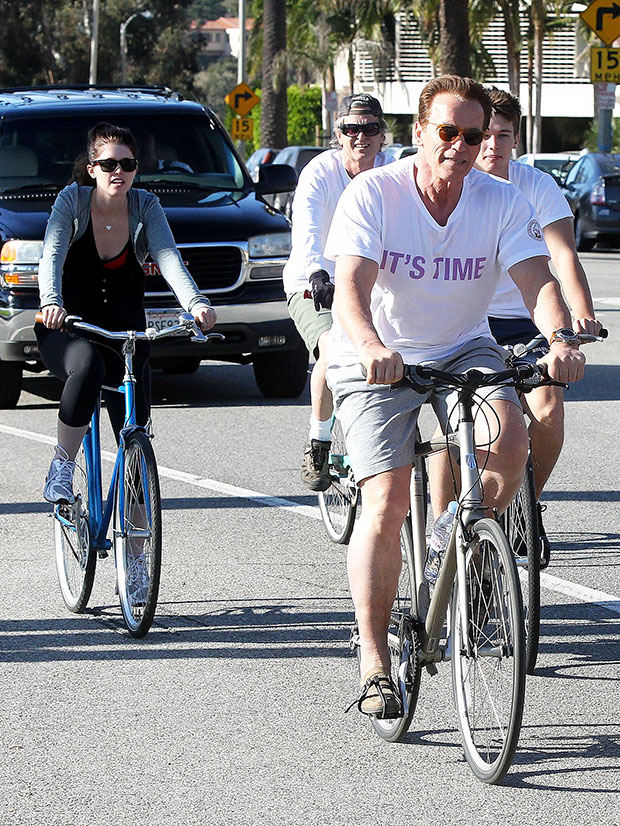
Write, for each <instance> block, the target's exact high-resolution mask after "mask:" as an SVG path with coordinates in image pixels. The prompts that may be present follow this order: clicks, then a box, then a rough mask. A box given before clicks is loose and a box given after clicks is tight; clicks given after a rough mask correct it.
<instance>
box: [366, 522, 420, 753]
mask: <svg viewBox="0 0 620 826" xmlns="http://www.w3.org/2000/svg"><path fill="white" fill-rule="evenodd" d="M400 552H401V557H402V565H401V569H400V577H399V579H398V588H397V591H396V597H395V599H394V604H393V606H392V614H391V617H390V626H389V628H388V645H389V648H390V660H391V676H392V680H393V682H394V685H396V686H399V687H400V698H401V702H402V704H403V709H402V716H401V717H397V718H395V719H392V720H380V719H378V718H377V717H371V721H372V726H373V728H374V730H375V731H376V732H377V734H378V735H379V737H381V738H383V739H384V740H388V741H389V742H391V743H393V742H395V741H397V740H400V739H401V738H402V737H403V736H404V735H405V734H406V733H407V731H408V730H409V726H410V725H411V719H412V718H413V713H414V711H415V707H416V704H417V702H418V694H419V692H420V675H421V667H420V662H419V660H418V656H417V648H418V640H417V635H416V633H415V627H414V623H413V617H412V606H413V597H414V589H415V576H414V567H413V540H412V538H411V523H410V517H409V516H407V518H406V519H405V521H404V522H403V526H402V528H401V530H400Z"/></svg>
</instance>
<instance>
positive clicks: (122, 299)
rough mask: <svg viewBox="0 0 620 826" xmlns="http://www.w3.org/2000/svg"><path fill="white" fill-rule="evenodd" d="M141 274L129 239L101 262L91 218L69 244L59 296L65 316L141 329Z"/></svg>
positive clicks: (113, 327)
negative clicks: (80, 234) (119, 249)
mask: <svg viewBox="0 0 620 826" xmlns="http://www.w3.org/2000/svg"><path fill="white" fill-rule="evenodd" d="M144 286H145V274H144V270H143V269H142V266H141V265H140V263H139V262H138V259H137V258H136V255H135V253H134V249H133V246H132V244H131V241H130V240H128V241H127V244H126V245H125V247H124V249H123V250H122V251H121V252H120V253H119V254H118V255H117V256H115V258H113V259H111V260H109V261H102V260H101V258H100V257H99V253H98V252H97V245H96V244H95V236H94V233H93V225H92V220H90V221H89V222H88V227H87V228H86V231H85V232H84V235H82V236H81V237H80V238H78V240H77V241H76V242H75V243H74V244H72V245H71V247H70V248H69V252H68V253H67V258H66V260H65V266H64V268H63V273H62V298H63V304H64V308H65V310H66V311H67V313H68V314H69V315H79V316H81V317H82V318H83V319H84V321H88V322H90V323H91V324H97V325H98V326H99V327H105V328H106V329H108V330H145V329H146V318H145V315H144Z"/></svg>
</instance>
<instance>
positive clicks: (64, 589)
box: [54, 444, 97, 614]
mask: <svg viewBox="0 0 620 826" xmlns="http://www.w3.org/2000/svg"><path fill="white" fill-rule="evenodd" d="M73 492H74V493H75V496H76V504H75V505H56V506H55V507H54V545H55V552H56V553H55V556H56V573H57V575H58V584H59V585H60V593H61V595H62V598H63V600H64V603H65V605H66V606H67V608H68V609H69V611H72V612H73V613H74V614H81V613H82V612H83V611H84V610H85V608H86V606H87V605H88V600H89V599H90V595H91V593H92V590H93V582H94V581H95V567H96V564H97V552H96V551H95V549H94V548H93V547H91V542H90V524H89V511H88V503H89V490H88V469H87V460H86V454H85V452H84V445H83V444H81V445H80V448H79V450H78V452H77V455H76V457H75V471H74V474H73ZM78 508H79V515H78Z"/></svg>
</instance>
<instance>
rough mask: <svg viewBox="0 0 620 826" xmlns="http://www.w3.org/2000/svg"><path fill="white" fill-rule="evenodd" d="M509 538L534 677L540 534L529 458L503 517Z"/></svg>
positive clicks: (527, 665)
mask: <svg viewBox="0 0 620 826" xmlns="http://www.w3.org/2000/svg"><path fill="white" fill-rule="evenodd" d="M503 524H504V530H505V532H506V537H507V539H508V542H509V544H510V547H511V548H512V551H513V553H514V555H515V560H516V563H517V569H518V571H519V579H520V580H521V586H522V588H521V594H522V597H523V608H524V611H525V672H526V674H533V673H534V668H535V666H536V658H537V657H538V643H539V637H540V546H541V543H540V531H539V529H538V512H537V507H536V494H535V492H534V471H533V468H532V458H531V457H529V458H528V461H527V465H526V468H525V476H524V477H523V482H522V483H521V487H520V488H519V490H518V491H517V493H516V494H515V497H514V499H513V500H512V502H511V503H510V505H509V506H508V509H507V510H506V512H505V513H504V515H503Z"/></svg>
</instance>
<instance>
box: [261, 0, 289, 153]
mask: <svg viewBox="0 0 620 826" xmlns="http://www.w3.org/2000/svg"><path fill="white" fill-rule="evenodd" d="M262 35H263V60H262V66H263V83H262V99H261V116H260V134H261V142H262V144H263V145H264V146H273V147H276V148H281V147H283V146H286V131H287V129H286V126H287V103H286V80H287V78H286V0H264V3H263V30H262Z"/></svg>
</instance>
